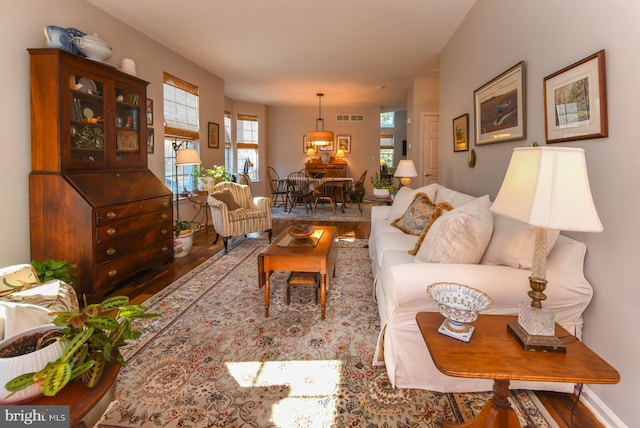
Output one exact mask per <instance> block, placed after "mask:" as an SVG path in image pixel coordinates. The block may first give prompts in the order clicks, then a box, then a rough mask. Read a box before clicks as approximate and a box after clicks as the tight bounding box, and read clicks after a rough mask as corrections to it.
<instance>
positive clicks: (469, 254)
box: [415, 195, 493, 264]
mask: <svg viewBox="0 0 640 428" xmlns="http://www.w3.org/2000/svg"><path fill="white" fill-rule="evenodd" d="M490 206H491V201H490V200H489V196H488V195H485V196H482V197H480V198H477V199H474V200H472V201H471V202H468V203H466V204H464V205H462V206H460V207H459V208H456V209H454V210H452V211H448V212H446V213H444V214H443V215H441V216H440V217H439V218H438V219H436V221H435V222H434V223H433V225H432V226H431V228H430V229H429V231H428V232H427V234H426V236H425V238H424V241H423V242H422V245H421V246H420V249H419V250H418V253H417V254H416V258H415V262H426V263H470V264H476V263H478V262H479V261H480V260H481V259H482V255H483V254H484V252H485V250H486V249H487V245H488V244H489V240H490V239H491V234H492V232H493V215H492V214H491V212H490V211H489V207H490Z"/></svg>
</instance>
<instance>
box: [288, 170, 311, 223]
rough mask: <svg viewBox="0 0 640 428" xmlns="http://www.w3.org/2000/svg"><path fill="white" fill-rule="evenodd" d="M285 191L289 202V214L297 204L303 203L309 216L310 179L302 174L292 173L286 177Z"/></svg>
mask: <svg viewBox="0 0 640 428" xmlns="http://www.w3.org/2000/svg"><path fill="white" fill-rule="evenodd" d="M287 191H288V193H289V199H290V200H291V206H290V207H289V212H291V211H292V210H293V208H295V206H296V205H297V204H299V203H303V204H304V208H305V210H306V212H307V214H309V208H310V206H311V202H312V194H313V187H312V179H311V178H309V177H307V175H306V174H305V173H304V172H292V173H291V174H289V175H288V176H287Z"/></svg>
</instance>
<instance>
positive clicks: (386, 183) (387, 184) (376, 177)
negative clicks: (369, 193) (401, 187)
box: [371, 172, 395, 193]
mask: <svg viewBox="0 0 640 428" xmlns="http://www.w3.org/2000/svg"><path fill="white" fill-rule="evenodd" d="M371 185H372V186H373V187H374V188H376V189H388V190H389V193H393V192H394V191H395V188H394V187H393V181H392V180H391V179H388V178H382V177H380V174H378V173H377V172H376V173H375V174H373V175H372V176H371Z"/></svg>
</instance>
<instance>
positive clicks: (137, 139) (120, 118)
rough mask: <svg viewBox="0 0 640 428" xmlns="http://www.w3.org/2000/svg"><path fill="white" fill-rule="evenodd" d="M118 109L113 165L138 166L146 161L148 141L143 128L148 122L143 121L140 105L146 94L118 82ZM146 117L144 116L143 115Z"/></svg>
mask: <svg viewBox="0 0 640 428" xmlns="http://www.w3.org/2000/svg"><path fill="white" fill-rule="evenodd" d="M115 100H116V109H115V117H114V118H113V120H114V125H115V130H116V135H115V137H116V139H115V144H116V147H115V151H114V153H115V155H114V157H113V158H112V159H111V166H112V167H116V168H117V167H120V166H124V167H131V166H136V165H137V164H139V163H140V162H141V161H143V162H144V160H145V159H143V153H146V141H145V140H143V139H142V135H144V134H142V131H143V129H142V128H145V130H146V122H145V123H143V122H141V114H140V112H141V109H140V106H141V105H142V103H143V102H144V100H145V98H144V94H141V93H140V92H139V90H136V89H133V88H128V87H126V86H125V85H122V84H119V83H118V82H116V87H115ZM142 117H143V118H144V116H142Z"/></svg>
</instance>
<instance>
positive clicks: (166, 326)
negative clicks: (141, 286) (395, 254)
mask: <svg viewBox="0 0 640 428" xmlns="http://www.w3.org/2000/svg"><path fill="white" fill-rule="evenodd" d="M338 245H339V250H338V259H339V261H340V263H339V266H338V272H337V277H336V278H334V279H332V282H331V285H330V289H329V291H328V298H327V314H326V319H325V320H321V319H320V308H319V306H318V305H315V304H314V293H313V289H312V287H297V288H292V289H291V304H290V305H289V306H287V305H286V303H285V293H286V288H285V286H286V277H287V274H286V273H284V272H276V273H274V274H273V276H272V293H273V294H272V296H271V304H270V316H269V317H268V318H265V317H264V299H263V294H262V290H261V289H258V287H257V267H256V260H257V255H258V253H259V252H260V251H261V250H262V249H263V248H264V247H265V246H266V240H264V239H245V240H244V241H243V242H242V243H240V244H239V245H238V246H237V247H235V248H233V250H232V251H231V252H230V253H229V254H226V255H225V254H218V255H216V256H214V257H212V258H211V259H209V260H208V261H206V262H204V263H203V264H202V265H200V266H198V267H197V268H196V269H194V270H193V271H191V272H190V273H188V274H187V275H185V276H184V277H182V278H181V279H179V280H178V281H176V282H174V283H173V284H171V285H170V286H169V287H167V288H166V289H164V290H163V291H162V292H160V293H158V294H157V295H155V296H154V297H153V298H151V299H149V300H148V301H147V302H146V304H147V305H148V306H149V307H150V308H151V310H152V311H153V312H160V313H161V317H158V318H152V319H149V320H147V321H145V322H143V323H140V324H138V325H139V328H140V329H141V330H142V331H143V335H142V337H141V338H140V340H139V341H137V342H136V343H135V344H133V345H131V346H130V347H128V348H127V349H125V350H124V356H125V359H126V361H127V365H126V366H125V367H123V369H122V370H121V372H120V375H119V377H118V381H117V390H116V399H115V401H114V402H113V403H111V405H110V407H109V409H108V410H107V412H106V413H105V414H104V415H103V417H102V419H101V421H100V422H99V425H98V426H100V427H103V428H106V427H153V426H158V427H194V428H199V427H287V428H290V427H323V428H326V427H347V426H349V427H361V426H362V427H371V428H374V427H438V426H439V423H438V422H437V421H438V420H439V419H440V418H446V419H448V420H451V421H456V422H465V421H469V420H470V419H472V418H473V417H474V416H475V415H476V414H477V413H478V412H479V410H480V409H481V408H482V406H483V405H484V403H485V402H486V400H487V399H488V397H489V396H490V394H489V393H478V394H442V393H436V392H431V391H424V390H415V389H392V388H391V387H390V383H389V380H388V378H387V375H386V371H385V370H384V368H378V367H375V366H373V365H372V364H371V363H372V358H373V351H374V348H375V344H376V335H377V333H378V331H379V328H380V326H379V325H378V322H379V320H378V314H377V309H376V305H375V302H374V301H373V298H372V282H373V281H372V276H371V270H370V267H369V266H370V263H369V257H368V250H367V248H366V243H365V241H363V240H353V241H340V242H339V244H338ZM511 399H512V404H513V406H514V408H516V409H517V412H518V413H519V417H520V420H521V425H522V426H526V425H529V426H535V427H555V426H556V425H555V424H553V422H551V424H550V423H549V422H548V421H552V420H551V418H550V417H549V416H548V414H546V412H544V411H541V410H540V409H543V406H542V405H541V404H540V403H539V402H536V399H535V396H534V395H533V394H529V393H528V392H526V391H513V393H512V397H511Z"/></svg>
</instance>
